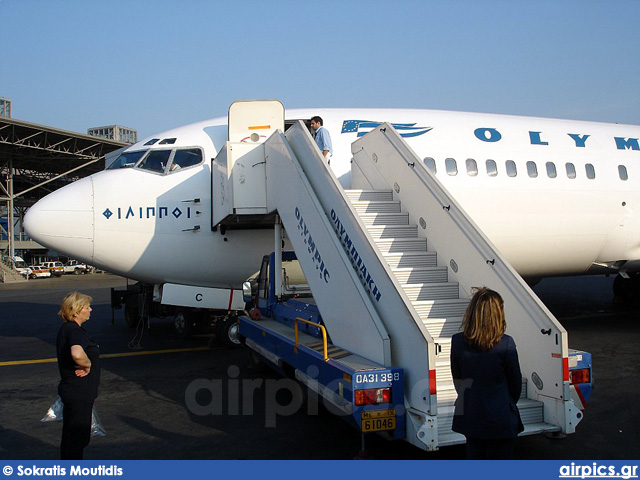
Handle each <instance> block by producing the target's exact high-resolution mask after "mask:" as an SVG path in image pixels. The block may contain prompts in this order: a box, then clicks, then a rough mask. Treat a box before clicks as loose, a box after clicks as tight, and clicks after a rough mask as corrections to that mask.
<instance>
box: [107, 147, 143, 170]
mask: <svg viewBox="0 0 640 480" xmlns="http://www.w3.org/2000/svg"><path fill="white" fill-rule="evenodd" d="M145 153H147V151H146V150H139V151H137V152H125V153H123V154H122V155H120V156H119V157H118V158H116V159H115V160H114V161H113V162H112V163H111V165H109V166H108V167H107V170H117V169H118V168H131V167H133V166H134V165H135V164H136V163H138V160H140V159H141V158H142V156H143V155H144V154H145Z"/></svg>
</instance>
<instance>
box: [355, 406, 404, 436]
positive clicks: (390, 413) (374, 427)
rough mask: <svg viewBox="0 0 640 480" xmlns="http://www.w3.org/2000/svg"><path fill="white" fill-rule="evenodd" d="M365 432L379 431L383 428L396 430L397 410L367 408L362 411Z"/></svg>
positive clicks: (362, 425)
mask: <svg viewBox="0 0 640 480" xmlns="http://www.w3.org/2000/svg"><path fill="white" fill-rule="evenodd" d="M361 418H362V424H361V427H360V430H361V431H363V432H379V431H382V430H394V429H395V428H396V411H395V409H391V410H367V411H364V412H362V416H361Z"/></svg>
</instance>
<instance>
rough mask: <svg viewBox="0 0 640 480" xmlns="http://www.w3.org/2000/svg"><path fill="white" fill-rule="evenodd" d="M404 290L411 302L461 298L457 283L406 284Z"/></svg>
mask: <svg viewBox="0 0 640 480" xmlns="http://www.w3.org/2000/svg"><path fill="white" fill-rule="evenodd" d="M402 289H403V290H404V291H405V293H406V294H407V297H409V299H410V300H411V301H414V300H416V301H420V300H439V299H443V298H459V297H460V288H459V286H458V283H457V282H447V283H421V284H417V285H414V284H406V285H403V286H402Z"/></svg>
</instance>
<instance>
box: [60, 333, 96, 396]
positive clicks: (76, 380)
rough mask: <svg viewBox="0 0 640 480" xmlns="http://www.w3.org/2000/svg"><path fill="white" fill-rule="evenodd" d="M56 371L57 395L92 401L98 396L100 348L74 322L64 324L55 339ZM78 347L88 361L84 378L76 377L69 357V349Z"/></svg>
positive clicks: (74, 368)
mask: <svg viewBox="0 0 640 480" xmlns="http://www.w3.org/2000/svg"><path fill="white" fill-rule="evenodd" d="M56 344H57V350H58V369H59V370H60V384H59V385H58V395H60V396H61V397H62V399H63V400H64V399H65V398H67V399H69V400H87V401H93V400H95V399H96V398H97V396H98V385H99V384H100V347H99V346H98V344H97V343H96V342H94V341H93V340H92V339H91V337H89V334H88V333H87V332H86V330H85V329H84V328H82V327H81V326H80V325H78V324H77V323H76V322H64V323H63V324H62V326H61V327H60V330H58V339H57V342H56ZM73 345H80V346H81V347H82V348H83V349H84V351H85V353H86V354H87V357H89V360H90V361H91V370H90V371H89V375H87V376H86V377H76V374H75V370H76V366H75V365H76V364H75V362H74V361H73V358H72V357H71V347H72V346H73Z"/></svg>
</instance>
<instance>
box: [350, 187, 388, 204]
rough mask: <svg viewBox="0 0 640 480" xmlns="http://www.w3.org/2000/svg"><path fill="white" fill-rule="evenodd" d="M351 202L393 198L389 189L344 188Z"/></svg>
mask: <svg viewBox="0 0 640 480" xmlns="http://www.w3.org/2000/svg"><path fill="white" fill-rule="evenodd" d="M345 194H346V195H347V198H348V199H349V200H351V202H370V201H390V200H393V191H391V190H357V189H353V190H345Z"/></svg>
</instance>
